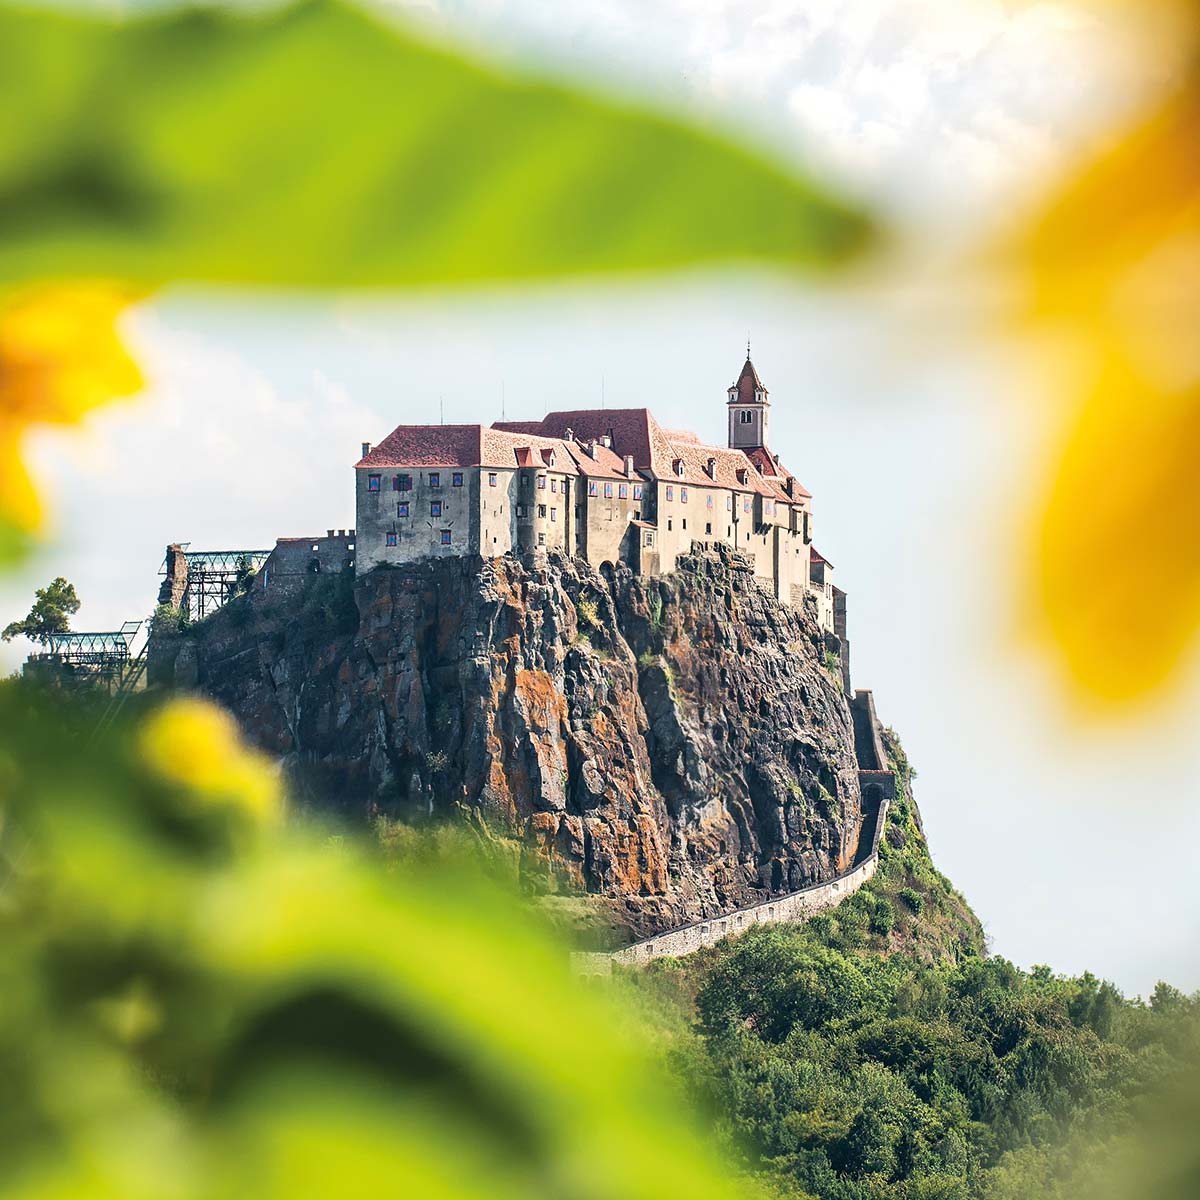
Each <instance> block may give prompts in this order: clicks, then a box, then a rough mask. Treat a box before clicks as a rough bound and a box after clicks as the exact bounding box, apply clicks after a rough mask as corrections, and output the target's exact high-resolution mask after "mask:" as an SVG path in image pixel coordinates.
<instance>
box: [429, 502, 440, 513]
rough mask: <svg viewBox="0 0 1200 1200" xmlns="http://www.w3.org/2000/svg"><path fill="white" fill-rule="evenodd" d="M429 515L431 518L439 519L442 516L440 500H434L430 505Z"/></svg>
mask: <svg viewBox="0 0 1200 1200" xmlns="http://www.w3.org/2000/svg"><path fill="white" fill-rule="evenodd" d="M429 515H430V516H431V517H440V516H441V515H442V502H441V501H440V500H434V501H433V503H432V504H430V506H429Z"/></svg>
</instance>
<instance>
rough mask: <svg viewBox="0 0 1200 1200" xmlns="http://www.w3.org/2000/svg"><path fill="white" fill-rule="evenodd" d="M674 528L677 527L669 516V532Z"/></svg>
mask: <svg viewBox="0 0 1200 1200" xmlns="http://www.w3.org/2000/svg"><path fill="white" fill-rule="evenodd" d="M674 528H675V526H674V523H673V522H672V520H671V518H670V517H668V518H667V532H668V533H670V532H671V530H672V529H674Z"/></svg>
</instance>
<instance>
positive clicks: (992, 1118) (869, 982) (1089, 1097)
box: [629, 892, 1200, 1200]
mask: <svg viewBox="0 0 1200 1200" xmlns="http://www.w3.org/2000/svg"><path fill="white" fill-rule="evenodd" d="M861 896H863V893H862V892H859V893H858V894H857V895H856V896H855V897H854V898H853V899H854V900H858V899H859V897H861ZM850 904H851V902H850V901H847V902H845V903H843V904H842V905H841V906H840V908H839V909H838V910H836V914H834V915H840V914H841V913H842V910H843V909H845V908H847V906H848V905H850ZM857 907H858V909H859V910H860V911H861V912H863V913H866V914H868V919H870V920H875V919H878V918H877V916H876V914H877V913H878V912H879V911H880V908H879V904H878V898H875V899H872V898H870V897H866V898H864V899H863V900H862V901H861V903H860V904H859V905H858V906H857ZM829 916H830V914H823V917H829ZM821 926H822V919H821V918H817V919H814V920H812V921H809V922H807V923H806V924H805V925H801V926H758V927H755V928H753V929H751V930H750V931H749V932H747V933H746V934H745V935H743V936H742V937H740V938H738V939H736V940H734V941H731V942H727V943H724V944H723V946H722V947H720V948H719V949H718V950H717V951H715V952H710V953H708V954H706V955H697V956H695V957H694V958H693V959H691V960H685V961H684V962H681V963H679V964H677V966H676V968H675V972H676V976H675V980H674V985H673V988H674V991H673V994H674V996H675V997H676V1001H675V1003H676V1004H678V1003H679V1000H680V999H683V1000H684V1001H685V1007H684V1011H683V1015H682V1016H681V1017H678V1018H676V1019H677V1020H682V1021H684V1022H686V1020H687V1013H686V999H687V997H689V996H694V997H695V999H694V1010H695V1019H696V1028H697V1030H698V1031H699V1032H700V1034H701V1041H700V1042H698V1043H696V1044H693V1045H690V1046H689V1048H688V1050H687V1052H686V1053H683V1052H681V1051H680V1050H678V1049H676V1051H675V1052H674V1054H673V1056H672V1057H673V1061H674V1063H675V1067H676V1070H677V1071H679V1072H680V1073H681V1077H682V1078H681V1086H682V1088H683V1090H685V1091H692V1092H696V1093H697V1094H701V1095H703V1096H704V1097H705V1099H706V1101H707V1103H708V1105H709V1107H710V1108H712V1109H713V1111H715V1112H718V1113H720V1114H721V1116H720V1121H719V1124H718V1126H717V1131H718V1133H719V1135H720V1136H721V1137H722V1138H724V1139H725V1140H726V1142H727V1144H728V1146H729V1149H730V1152H731V1153H739V1152H740V1153H741V1154H742V1155H743V1164H744V1166H745V1168H746V1170H747V1171H748V1172H752V1173H758V1174H766V1175H768V1176H773V1177H774V1178H775V1179H776V1180H777V1181H778V1189H779V1191H780V1193H781V1194H787V1189H788V1188H794V1189H797V1190H799V1191H800V1192H802V1193H806V1194H810V1195H812V1196H814V1197H819V1198H821V1200H893V1198H894V1200H911V1198H912V1197H944V1198H949V1200H985V1198H986V1200H990V1198H992V1197H995V1198H996V1200H1000V1198H1001V1197H1010V1196H1011V1197H1013V1200H1015V1198H1016V1197H1018V1196H1021V1197H1027V1198H1030V1200H1036V1198H1037V1197H1041V1196H1051V1197H1058V1196H1059V1195H1060V1194H1061V1195H1062V1197H1063V1200H1066V1197H1068V1196H1072V1197H1074V1196H1079V1195H1091V1194H1093V1187H1092V1186H1091V1185H1093V1184H1095V1183H1097V1182H1098V1181H1099V1180H1100V1179H1101V1178H1104V1177H1106V1173H1105V1172H1102V1173H1098V1174H1097V1175H1096V1176H1095V1178H1092V1179H1091V1181H1090V1185H1089V1186H1088V1187H1083V1188H1081V1189H1077V1190H1075V1191H1070V1190H1065V1191H1063V1192H1061V1193H1060V1192H1059V1191H1058V1190H1057V1188H1058V1186H1059V1184H1058V1182H1056V1181H1058V1180H1060V1179H1063V1178H1067V1177H1069V1176H1071V1173H1072V1172H1073V1171H1076V1172H1077V1171H1078V1170H1079V1169H1080V1168H1079V1163H1080V1162H1083V1161H1086V1160H1087V1159H1088V1158H1089V1157H1094V1156H1097V1155H1098V1156H1099V1161H1102V1162H1104V1163H1105V1164H1106V1165H1107V1167H1108V1168H1110V1169H1112V1168H1114V1164H1115V1163H1117V1162H1118V1160H1119V1157H1120V1155H1122V1154H1125V1153H1130V1152H1133V1153H1136V1138H1133V1137H1132V1134H1133V1133H1134V1132H1136V1128H1137V1127H1136V1126H1135V1125H1133V1123H1132V1115H1133V1114H1135V1113H1136V1112H1137V1111H1138V1110H1137V1107H1136V1106H1137V1104H1138V1103H1139V1101H1140V1100H1141V1099H1142V1098H1143V1097H1145V1096H1146V1094H1147V1093H1148V1092H1149V1091H1151V1090H1152V1089H1153V1088H1154V1087H1155V1086H1157V1085H1160V1084H1165V1083H1170V1082H1171V1081H1172V1080H1173V1079H1174V1078H1175V1077H1176V1076H1177V1074H1178V1072H1179V1071H1180V1070H1181V1069H1186V1070H1189V1071H1191V1072H1192V1073H1193V1075H1192V1077H1193V1078H1195V1079H1200V1074H1197V1069H1198V1068H1200V996H1198V997H1191V998H1189V997H1187V996H1184V995H1182V994H1181V993H1179V992H1177V991H1175V990H1174V989H1169V988H1167V986H1166V985H1160V987H1159V989H1158V990H1157V991H1156V997H1161V1002H1159V1003H1152V1004H1151V1005H1149V1006H1147V1005H1144V1004H1142V1003H1141V1002H1140V1001H1128V1000H1125V999H1124V998H1123V997H1122V996H1121V994H1120V993H1119V992H1118V991H1117V990H1116V988H1114V987H1113V986H1112V985H1111V984H1108V983H1100V982H1098V981H1097V980H1096V979H1095V978H1094V977H1092V976H1090V975H1083V976H1081V977H1079V978H1076V979H1071V978H1064V977H1061V976H1056V975H1054V974H1053V973H1052V972H1050V971H1048V970H1047V969H1045V968H1036V969H1035V970H1033V971H1031V972H1023V971H1020V970H1018V969H1017V968H1016V967H1015V966H1013V965H1012V964H1011V963H1008V962H1006V961H1004V960H1003V959H992V960H989V961H984V960H982V959H978V958H968V959H966V960H964V961H963V962H961V963H959V964H955V963H951V962H945V961H943V962H936V963H931V962H922V961H920V960H918V959H916V958H914V957H912V956H910V955H906V954H893V955H890V956H883V955H879V954H875V953H871V952H867V951H863V950H855V949H836V948H833V947H831V946H829V945H827V944H826V943H825V940H824V938H823V933H822V928H821ZM629 982H630V984H632V985H633V986H636V987H638V988H642V989H645V990H648V991H651V992H652V991H653V990H654V989H656V988H657V987H659V986H660V984H659V982H658V981H657V980H655V979H654V978H653V977H652V976H650V975H649V973H647V974H646V975H645V976H641V977H634V978H633V979H631V980H630V981H629ZM663 1011H664V1012H669V1011H670V1010H667V1009H664V1010H663ZM673 1044H675V1045H677V1046H678V1037H677V1036H676V1037H675V1038H674V1039H673ZM1188 1105H1189V1107H1188V1108H1187V1111H1190V1112H1196V1111H1198V1109H1200V1106H1198V1105H1197V1096H1196V1095H1193V1096H1192V1097H1191V1098H1190V1100H1189V1101H1188ZM1171 1126H1172V1128H1173V1129H1176V1130H1178V1135H1176V1134H1172V1136H1173V1137H1177V1142H1178V1145H1177V1146H1176V1148H1175V1161H1178V1160H1180V1158H1181V1157H1183V1158H1185V1159H1186V1161H1188V1162H1192V1163H1196V1162H1197V1161H1198V1157H1197V1153H1196V1148H1195V1143H1194V1138H1193V1141H1192V1143H1191V1144H1190V1146H1189V1148H1188V1150H1187V1155H1183V1152H1182V1148H1183V1146H1184V1144H1185V1137H1184V1134H1183V1132H1182V1126H1181V1123H1179V1122H1175V1121H1172V1122H1171ZM1114 1134H1116V1135H1118V1136H1117V1137H1115V1138H1114V1136H1113V1135H1114ZM1122 1136H1123V1137H1124V1139H1125V1140H1124V1141H1122ZM1093 1140H1094V1141H1095V1145H1094V1146H1093V1144H1092V1141H1093ZM1126 1143H1128V1144H1126ZM1084 1146H1087V1147H1088V1149H1087V1150H1086V1151H1084V1150H1083V1147H1084ZM1188 1155H1190V1157H1187V1156H1188ZM1079 1178H1083V1176H1082V1175H1080V1176H1079ZM1089 1178H1090V1177H1089ZM1022 1189H1023V1190H1022ZM1161 1194H1162V1195H1163V1196H1164V1197H1166V1196H1170V1197H1172V1200H1176V1198H1177V1200H1183V1196H1185V1195H1190V1194H1191V1193H1188V1192H1186V1191H1174V1192H1172V1191H1170V1190H1167V1191H1164V1192H1162V1193H1161ZM1127 1195H1128V1196H1129V1200H1133V1197H1135V1196H1138V1195H1139V1193H1138V1192H1137V1191H1136V1190H1134V1191H1130V1192H1129V1193H1127Z"/></svg>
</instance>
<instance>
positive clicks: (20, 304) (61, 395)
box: [0, 283, 142, 531]
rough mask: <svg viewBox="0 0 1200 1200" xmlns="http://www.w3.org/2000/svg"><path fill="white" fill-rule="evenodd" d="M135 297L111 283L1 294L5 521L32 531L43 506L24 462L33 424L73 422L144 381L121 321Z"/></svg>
mask: <svg viewBox="0 0 1200 1200" xmlns="http://www.w3.org/2000/svg"><path fill="white" fill-rule="evenodd" d="M134 298H135V297H134V296H133V294H132V293H130V292H129V291H127V290H125V289H123V288H121V287H119V286H116V285H114V284H109V283H72V284H60V285H50V284H47V285H43V286H40V287H35V288H29V289H25V290H22V291H19V292H15V293H11V294H9V295H8V296H6V297H0V525H8V526H10V527H15V528H16V529H18V530H23V531H31V530H34V529H36V528H37V526H38V524H39V522H40V519H41V507H40V505H39V503H38V498H37V494H36V492H35V491H34V489H33V487H32V485H31V483H30V480H29V476H28V474H27V472H26V470H25V466H24V464H23V462H22V461H21V455H20V444H21V438H22V436H23V435H24V433H25V431H26V430H27V429H28V427H29V426H30V425H34V424H71V423H73V422H75V421H78V420H79V419H80V417H82V416H83V415H84V414H85V413H86V412H88V411H89V410H90V409H93V408H95V407H97V406H98V405H101V404H104V403H106V402H107V401H109V400H112V399H113V398H114V397H117V396H125V395H129V394H131V393H133V392H136V391H138V389H139V388H141V386H142V377H141V374H140V373H139V371H138V368H137V366H136V364H135V363H134V361H133V359H132V358H131V357H130V356H129V353H128V351H127V350H126V349H125V347H124V345H122V343H121V339H120V337H119V335H118V333H117V330H116V322H117V319H118V317H119V316H120V315H121V313H122V312H123V311H124V310H125V309H126V308H127V307H128V306H129V304H130V303H131V302H132V301H133V299H134Z"/></svg>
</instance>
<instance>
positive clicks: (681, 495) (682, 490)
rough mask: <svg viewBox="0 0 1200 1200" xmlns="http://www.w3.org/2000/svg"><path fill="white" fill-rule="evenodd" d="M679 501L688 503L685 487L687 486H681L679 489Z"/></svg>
mask: <svg viewBox="0 0 1200 1200" xmlns="http://www.w3.org/2000/svg"><path fill="white" fill-rule="evenodd" d="M679 503H680V504H686V503H687V488H685V487H681V488H680V489H679Z"/></svg>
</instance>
